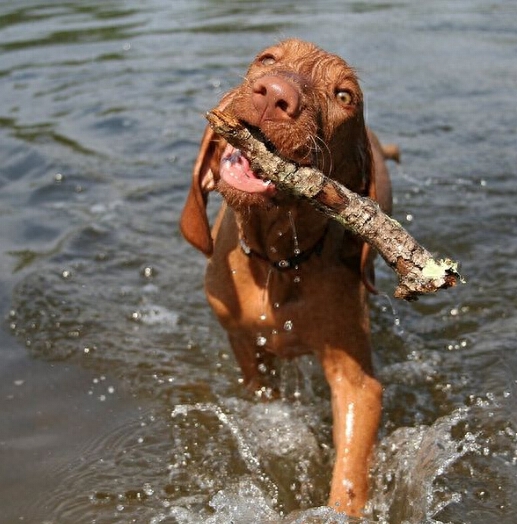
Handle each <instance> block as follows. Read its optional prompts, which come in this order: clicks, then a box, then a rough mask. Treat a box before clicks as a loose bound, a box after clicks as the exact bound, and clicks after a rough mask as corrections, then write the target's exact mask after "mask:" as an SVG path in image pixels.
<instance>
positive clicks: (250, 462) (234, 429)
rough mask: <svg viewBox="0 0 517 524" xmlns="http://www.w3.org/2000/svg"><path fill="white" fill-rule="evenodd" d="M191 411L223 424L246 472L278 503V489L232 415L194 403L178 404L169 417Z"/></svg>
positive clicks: (214, 405)
mask: <svg viewBox="0 0 517 524" xmlns="http://www.w3.org/2000/svg"><path fill="white" fill-rule="evenodd" d="M192 411H201V412H203V413H210V414H212V415H214V416H215V417H217V419H218V420H219V422H221V424H223V425H224V426H225V427H226V428H227V429H228V430H229V431H230V433H231V435H232V436H233V438H234V440H235V443H236V444H237V449H238V450H239V455H240V456H241V458H242V460H243V461H244V463H245V464H246V467H247V468H248V470H249V471H250V472H251V473H253V474H254V475H256V476H257V477H258V478H260V480H261V482H262V483H263V484H264V486H265V487H266V490H267V493H268V495H269V497H270V499H271V501H272V502H273V503H276V502H277V501H278V488H277V486H276V485H275V483H274V482H273V481H272V480H271V479H270V478H269V476H268V475H267V474H266V472H265V471H264V469H263V467H262V465H261V463H260V460H259V459H258V458H257V456H256V454H255V453H254V450H253V449H252V448H251V447H250V446H249V444H248V443H247V440H246V438H245V436H244V435H243V433H242V431H241V429H240V428H239V425H238V423H237V422H236V421H235V420H234V418H233V417H232V415H230V414H227V413H225V412H224V411H223V409H222V408H221V407H220V406H218V405H217V404H212V403H200V402H198V403H196V404H192V405H189V404H180V405H177V406H175V407H174V409H173V410H172V411H171V417H172V418H174V417H177V416H187V415H188V414H189V413H190V412H192Z"/></svg>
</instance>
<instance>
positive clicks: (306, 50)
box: [250, 39, 357, 83]
mask: <svg viewBox="0 0 517 524" xmlns="http://www.w3.org/2000/svg"><path fill="white" fill-rule="evenodd" d="M268 55H272V56H274V57H275V58H276V59H278V60H279V66H281V67H282V68H285V67H286V66H288V67H289V69H291V70H295V71H297V72H299V73H303V74H304V75H306V76H309V77H313V78H328V77H329V76H333V77H334V80H335V81H337V82H339V81H346V80H351V81H353V82H355V83H356V82H357V76H356V74H355V71H354V70H353V68H352V67H350V65H349V64H348V63H347V62H346V61H345V60H344V59H343V58H341V57H340V56H338V55H336V54H333V53H329V52H327V51H325V50H324V49H321V48H320V47H318V46H316V45H315V44H313V43H311V42H306V41H304V40H298V39H289V40H284V41H282V42H280V43H278V44H276V45H273V46H270V47H267V48H265V49H263V50H262V51H261V52H260V53H259V54H258V55H257V58H260V57H263V56H268ZM252 68H253V64H252V66H251V67H250V70H251V69H252Z"/></svg>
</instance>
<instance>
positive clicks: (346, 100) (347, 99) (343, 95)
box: [336, 89, 354, 106]
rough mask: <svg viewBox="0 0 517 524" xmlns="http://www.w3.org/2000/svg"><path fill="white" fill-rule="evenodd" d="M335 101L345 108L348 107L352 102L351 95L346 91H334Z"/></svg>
mask: <svg viewBox="0 0 517 524" xmlns="http://www.w3.org/2000/svg"><path fill="white" fill-rule="evenodd" d="M336 99H337V100H338V101H339V103H341V104H343V105H345V106H349V105H350V104H351V103H352V102H353V101H354V97H353V96H352V93H351V92H350V91H348V90H347V89H338V90H337V91H336Z"/></svg>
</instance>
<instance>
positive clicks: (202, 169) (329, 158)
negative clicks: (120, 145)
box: [181, 39, 372, 255]
mask: <svg viewBox="0 0 517 524" xmlns="http://www.w3.org/2000/svg"><path fill="white" fill-rule="evenodd" d="M219 109H222V110H224V111H227V112H229V113H231V114H233V115H234V116H235V117H237V118H238V119H239V120H241V121H242V122H244V123H245V124H246V125H248V126H252V127H254V128H257V129H258V130H259V131H260V132H261V133H262V135H263V136H264V138H265V139H266V140H267V141H268V142H269V143H270V144H271V145H272V146H273V147H274V148H275V149H276V151H277V153H278V154H279V155H280V156H282V157H284V158H287V159H289V160H292V161H294V162H296V163H298V164H301V165H308V166H313V167H316V168H318V169H320V170H321V171H323V172H324V173H325V174H326V175H327V176H330V177H332V178H334V179H336V180H337V181H339V182H341V183H343V184H345V185H346V186H347V187H349V188H350V189H352V190H354V191H357V192H360V193H363V194H367V193H368V191H369V185H370V182H371V170H372V165H371V164H372V162H371V152H370V146H369V141H368V138H367V133H366V128H365V124H364V118H363V95H362V91H361V89H360V87H359V83H358V80H357V76H356V74H355V72H354V71H353V69H352V68H351V67H350V66H349V65H348V64H347V63H346V62H345V61H344V60H342V59H341V58H340V57H338V56H336V55H334V54H330V53H327V52H325V51H323V50H321V49H320V48H318V47H316V46H315V45H313V44H311V43H308V42H303V41H301V40H295V39H291V40H286V41H284V42H281V43H279V44H278V45H275V46H273V47H270V48H267V49H265V50H264V51H262V52H261V53H259V55H258V56H257V57H256V58H255V60H254V61H253V62H252V64H251V65H250V67H249V69H248V72H247V74H246V77H245V79H244V81H243V83H242V84H241V85H239V86H238V87H236V88H234V89H233V90H231V91H230V92H229V93H227V94H226V95H225V96H224V97H223V99H222V101H221V104H220V105H219ZM213 189H217V190H218V191H219V192H220V193H221V194H222V195H223V196H224V197H225V199H226V200H227V201H228V203H229V204H230V205H233V206H235V207H243V206H244V207H250V206H255V205H264V204H267V203H269V202H272V201H273V202H275V203H278V202H280V203H281V202H282V201H283V199H284V198H285V197H284V196H283V195H282V194H279V192H277V191H276V189H275V188H274V186H273V185H271V184H270V183H268V182H265V181H263V180H262V179H260V178H259V177H257V176H256V175H255V174H254V173H253V172H252V171H251V169H250V167H249V162H248V161H247V159H246V158H245V157H244V156H243V155H242V154H241V153H240V152H239V151H236V150H235V149H234V148H233V147H232V146H230V145H228V144H227V143H226V141H224V140H222V139H220V138H218V137H217V136H216V135H215V134H214V133H213V131H211V130H210V129H207V131H206V132H205V135H204V137H203V141H202V145H201V149H200V152H199V155H198V158H197V161H196V164H195V166H194V172H193V184H192V188H191V191H190V194H189V197H188V198H187V203H186V206H185V210H184V212H183V215H182V219H181V229H182V232H183V234H184V236H185V237H186V238H187V240H189V241H190V242H191V243H192V244H193V245H194V246H195V247H197V248H198V249H200V250H201V251H203V252H204V253H206V254H207V255H210V254H211V252H212V239H211V237H210V231H209V227H208V219H207V217H206V211H205V207H206V200H207V193H208V192H209V191H211V190H213Z"/></svg>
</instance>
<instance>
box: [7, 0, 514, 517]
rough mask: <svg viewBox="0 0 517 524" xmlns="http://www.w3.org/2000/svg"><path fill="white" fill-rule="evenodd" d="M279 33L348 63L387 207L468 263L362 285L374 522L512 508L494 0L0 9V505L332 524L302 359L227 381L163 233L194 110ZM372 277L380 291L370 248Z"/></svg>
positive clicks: (183, 185) (503, 56)
mask: <svg viewBox="0 0 517 524" xmlns="http://www.w3.org/2000/svg"><path fill="white" fill-rule="evenodd" d="M289 36H297V37H301V38H305V39H307V40H312V41H314V42H316V43H317V44H319V45H321V46H322V47H324V48H326V49H328V50H329V51H333V52H336V53H338V54H340V55H341V56H343V57H344V58H346V59H347V60H348V61H349V62H350V63H351V64H353V65H354V66H355V67H356V68H357V69H358V71H359V74H360V77H361V81H362V85H363V89H364V91H365V96H366V100H367V104H366V105H367V119H368V122H369V124H370V125H371V126H372V127H373V128H374V129H375V130H376V131H377V132H378V134H379V135H380V137H381V138H382V139H383V140H385V141H387V142H397V143H398V144H399V145H400V147H401V149H402V152H403V162H402V164H401V165H400V166H396V165H392V166H391V168H392V169H391V171H392V176H393V181H394V191H395V197H396V202H395V215H396V218H397V219H398V220H399V221H400V222H401V223H402V224H403V225H404V226H405V227H406V228H407V229H409V231H410V232H412V233H413V234H414V235H415V236H416V237H417V238H418V239H419V240H420V241H421V242H422V243H423V244H424V245H425V246H426V247H427V248H428V249H430V250H432V251H434V252H437V253H439V254H440V255H442V256H449V257H451V258H454V259H456V260H460V261H461V263H462V267H461V269H462V272H463V273H464V274H465V276H466V279H467V284H465V285H462V286H461V287H459V288H457V289H455V290H451V291H447V292H443V293H439V294H437V295H435V296H432V297H426V298H424V299H421V300H420V301H419V302H417V303H414V304H404V303H394V302H393V303H391V302H390V301H389V300H388V299H387V298H386V297H383V296H381V297H376V298H374V299H373V301H372V306H373V312H372V316H373V321H374V322H373V324H374V343H375V347H376V365H377V370H378V374H379V377H380V378H381V379H382V381H383V384H384V386H385V412H384V418H383V424H382V429H381V433H380V445H379V450H378V454H377V456H376V459H375V463H374V464H373V466H372V479H373V486H372V497H371V501H370V504H369V508H368V515H367V517H368V521H372V522H384V523H386V522H390V523H394V524H395V523H396V524H399V523H401V522H409V523H422V522H429V523H448V522H454V523H472V524H478V523H479V524H481V523H486V522H499V523H506V522H507V523H513V522H514V518H515V517H514V515H515V513H516V508H515V500H516V496H517V480H516V479H517V475H516V462H517V443H516V434H515V430H516V429H517V428H516V426H517V416H516V401H515V395H516V378H517V353H516V351H515V349H516V348H515V334H516V331H517V315H516V313H515V310H516V304H517V299H516V298H515V295H516V293H515V291H516V285H515V282H516V279H517V262H516V260H517V242H516V240H515V226H516V223H517V218H516V213H515V208H514V202H515V200H516V196H517V190H516V184H515V176H516V174H517V170H516V165H517V148H516V145H517V137H516V127H515V122H516V117H517V105H516V104H515V93H516V89H517V63H516V61H515V56H517V8H516V7H515V6H513V4H512V3H511V2H506V1H503V0H500V1H494V2H490V3H487V2H484V1H480V0H478V1H476V0H464V1H463V0H461V1H455V2H452V1H451V2H446V1H441V2H434V3H423V2H410V1H407V0H405V1H404V0H403V1H400V2H370V1H366V2H351V1H347V2H338V1H337V0H336V1H325V2H319V3H316V2H294V1H291V0H282V1H279V2H267V1H261V2H238V1H210V0H194V1H193V0H189V1H188V2H187V1H174V2H166V1H164V0H148V1H146V2H136V1H134V0H127V1H125V2H119V1H109V0H108V1H94V0H88V1H83V2H64V3H59V5H58V4H56V3H54V2H48V1H47V2H45V1H43V0H32V1H31V0H24V1H22V2H11V3H7V2H4V3H2V4H1V5H0V55H1V56H2V59H1V64H0V86H1V100H2V104H1V107H0V152H1V157H2V164H1V166H0V188H1V189H0V270H1V271H0V297H1V300H0V313H1V315H2V317H3V319H4V322H3V324H2V327H1V329H0V361H1V365H0V370H1V371H0V374H1V377H2V380H1V382H0V384H1V385H0V403H1V408H0V409H1V410H2V413H3V423H2V424H1V425H0V453H1V454H2V459H1V460H0V506H1V507H2V517H0V520H1V521H2V522H6V523H9V524H10V523H14V522H21V521H22V522H47V523H60V524H61V523H68V522H69V523H74V524H76V523H80V522H85V523H89V522H96V523H118V522H120V523H128V522H137V523H142V522H149V523H151V522H152V523H158V522H167V523H189V524H190V523H198V522H208V523H227V522H230V521H233V522H237V523H243V524H244V523H249V522H279V523H280V522H281V523H294V522H302V521H303V522H307V521H308V520H309V519H312V520H311V522H330V521H332V522H346V519H345V518H344V517H342V518H341V520H339V519H338V517H336V516H334V517H332V516H329V513H328V510H326V509H324V508H321V506H322V505H323V504H324V503H325V500H326V493H327V486H328V482H329V477H330V466H329V464H330V460H331V456H330V455H331V452H330V451H329V450H330V447H331V425H330V424H331V420H330V409H329V401H328V392H327V389H326V386H325V383H324V381H323V379H322V376H321V372H320V370H319V368H318V366H317V363H315V362H314V361H312V360H311V359H303V360H302V361H300V362H299V363H298V364H297V365H296V366H294V368H293V367H285V368H283V369H282V381H283V388H284V396H285V398H286V400H285V401H284V402H280V401H279V402H273V403H271V404H262V403H257V402H256V401H255V400H254V399H252V398H249V397H248V396H246V394H245V393H244V392H243V390H242V388H241V387H240V384H239V373H238V370H237V368H236V364H235V362H234V360H233V357H232V355H231V354H230V352H229V348H228V344H227V342H226V338H225V334H224V333H223V332H222V330H221V328H220V327H219V326H218V325H217V323H216V322H215V320H214V319H213V318H212V316H211V314H210V311H209V309H208V307H207V305H206V303H205V300H204V296H203V291H202V274H203V269H204V264H205V261H204V260H203V257H202V255H201V254H199V253H196V252H195V251H194V250H193V249H192V248H190V247H189V246H188V245H186V243H185V242H184V241H183V240H182V239H181V238H180V235H179V233H178V227H177V226H178V224H177V223H178V217H179V214H180V211H181V206H182V204H183V201H184V198H185V195H186V191H187V189H188V185H189V177H190V170H191V166H192V163H193V160H194V158H195V155H196V150H197V146H198V143H199V139H200V136H201V133H202V131H203V128H204V126H205V121H204V118H203V113H204V112H205V111H206V110H208V109H210V108H211V107H213V106H214V105H215V104H216V103H217V101H218V99H219V98H220V96H221V95H222V93H224V92H225V91H226V90H227V89H229V88H230V87H232V86H234V85H235V84H237V83H238V82H239V79H240V78H241V75H242V74H243V72H244V71H245V68H246V65H247V63H248V62H249V61H250V60H251V58H252V57H253V56H254V55H255V54H256V53H257V52H258V51H259V50H260V49H261V48H262V47H264V46H267V45H269V44H271V43H273V42H275V41H276V40H278V39H281V38H284V37H289ZM214 200H215V201H214V205H213V209H215V207H216V205H217V199H214ZM213 209H212V211H213ZM378 283H379V287H380V288H381V289H382V290H383V291H384V292H385V293H386V294H388V295H389V294H390V293H391V292H392V290H393V287H394V280H393V276H392V275H391V274H390V273H389V271H388V270H387V269H386V268H385V267H383V265H382V263H379V264H378ZM393 308H395V311H394V310H393ZM2 519H3V520H2ZM332 519H333V520H332Z"/></svg>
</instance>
